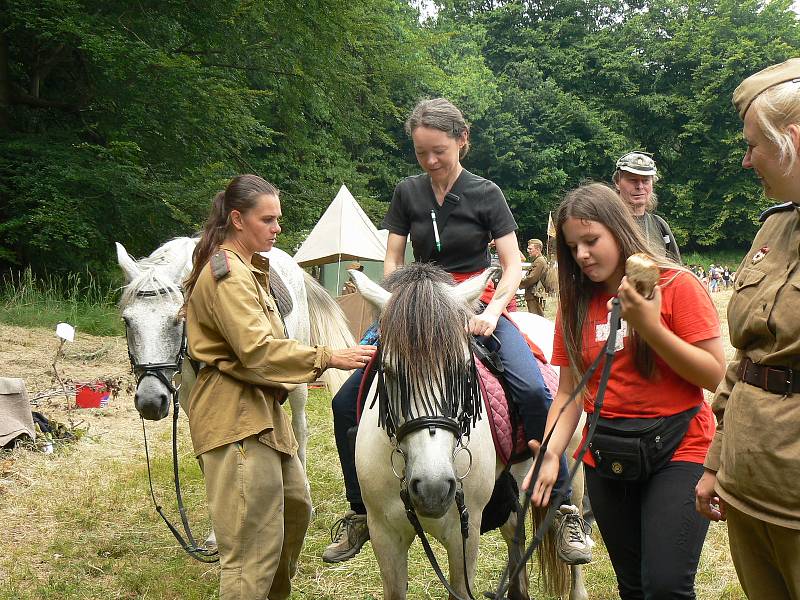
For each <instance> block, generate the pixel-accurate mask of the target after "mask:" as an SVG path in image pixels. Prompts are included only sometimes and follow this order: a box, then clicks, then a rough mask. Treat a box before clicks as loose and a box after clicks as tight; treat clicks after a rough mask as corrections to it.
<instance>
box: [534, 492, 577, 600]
mask: <svg viewBox="0 0 800 600" xmlns="http://www.w3.org/2000/svg"><path fill="white" fill-rule="evenodd" d="M546 515H547V507H546V506H533V505H532V504H531V518H532V519H533V530H534V531H538V529H539V527H540V526H541V525H542V523H543V522H544V518H545V516H546ZM537 554H538V560H539V582H540V587H541V589H542V590H543V591H544V593H545V594H546V595H548V596H553V597H556V598H565V597H566V596H567V594H568V593H569V584H570V571H569V566H568V565H567V564H566V563H565V562H564V561H562V560H561V559H560V558H558V554H557V553H556V536H555V535H554V533H553V529H552V528H548V531H547V532H546V533H545V535H544V539H543V540H542V545H541V546H539V552H538V553H537Z"/></svg>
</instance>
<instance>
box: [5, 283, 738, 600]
mask: <svg viewBox="0 0 800 600" xmlns="http://www.w3.org/2000/svg"><path fill="white" fill-rule="evenodd" d="M728 297H729V294H728V293H726V292H722V293H719V294H716V295H715V296H714V300H715V303H716V304H717V307H718V308H719V309H720V313H721V316H722V320H723V323H724V321H725V318H724V317H725V314H724V307H725V306H726V304H727V299H728ZM550 304H551V305H550V306H548V312H551V313H552V311H553V307H552V302H551V303H550ZM724 336H725V339H726V340H727V330H726V331H725V332H724ZM56 348H57V340H56V339H55V338H54V337H53V333H52V330H51V329H49V328H48V329H40V328H32V329H31V328H21V327H17V326H10V325H0V375H2V376H7V377H22V378H24V379H25V381H26V384H27V386H28V390H29V393H33V392H36V391H41V390H45V389H48V388H51V387H52V386H53V383H52V381H51V371H52V369H51V367H50V363H51V362H52V359H53V356H54V353H55V350H56ZM728 351H729V353H730V348H729V347H728ZM61 364H62V366H61V371H62V375H63V376H64V377H65V378H71V379H76V380H88V379H93V378H97V377H107V376H118V377H121V378H123V380H124V382H125V383H127V384H130V383H131V381H130V378H129V376H127V375H125V373H126V371H127V368H128V367H127V356H126V351H125V342H124V339H123V338H121V337H94V336H89V335H85V334H80V330H79V335H78V338H77V339H76V341H75V342H74V343H73V344H71V345H68V346H67V350H66V356H65V358H64V359H63V362H62V363H61ZM124 388H125V385H123V391H122V393H121V394H120V396H118V397H117V398H115V399H114V400H113V401H112V402H111V403H110V405H109V407H108V408H106V409H92V410H79V411H75V410H73V411H70V412H67V411H66V409H65V400H64V398H63V397H60V398H59V397H53V398H50V399H48V400H46V401H42V402H41V403H40V405H39V407H38V410H40V411H41V412H43V413H45V414H46V415H47V416H49V417H51V418H57V419H58V420H61V421H65V422H69V421H72V422H76V423H77V422H82V423H83V425H84V426H88V427H89V433H88V435H86V436H85V437H84V438H82V439H81V440H80V441H78V442H75V443H71V444H68V445H64V446H57V447H56V451H55V452H54V453H53V454H41V453H37V452H31V451H28V450H15V451H13V452H2V453H0V522H2V523H3V541H4V544H3V547H4V552H3V553H2V554H1V555H0V600H11V599H15V600H16V599H72V598H74V599H78V598H80V599H110V598H131V599H133V598H142V599H178V598H181V599H211V598H215V597H216V590H217V577H218V569H217V567H216V566H215V565H202V564H200V563H197V562H195V561H193V560H192V559H190V558H188V557H187V556H185V555H184V554H183V553H182V551H181V550H180V549H179V547H178V546H177V544H176V542H175V541H174V540H173V539H172V537H171V535H170V534H169V532H168V530H167V529H166V527H165V526H164V524H163V523H162V522H161V520H160V518H159V517H158V515H157V514H156V513H155V511H154V510H153V506H152V502H151V500H150V498H149V491H148V487H147V472H146V468H145V464H144V451H143V445H142V433H141V422H140V420H139V419H138V415H137V413H136V411H135V409H134V408H133V401H132V394H131V390H130V389H128V390H126V389H124ZM308 418H309V422H310V429H311V438H310V450H309V477H310V480H311V486H312V496H313V501H314V509H315V518H314V520H313V522H312V524H311V527H310V529H309V532H308V536H307V539H306V544H305V547H304V550H303V554H302V556H301V560H300V568H299V572H298V575H297V577H296V578H295V580H294V586H295V587H294V589H295V591H294V593H293V598H304V599H305V598H308V599H311V598H314V599H344V598H348V599H350V598H356V599H372V598H375V599H377V598H381V597H382V594H381V587H380V575H379V572H378V567H377V562H376V560H375V557H374V555H373V553H372V549H371V547H370V546H369V544H367V545H366V546H365V549H364V551H363V552H362V553H361V554H360V555H359V556H357V557H356V558H355V559H353V560H351V561H349V562H347V563H343V564H340V565H335V566H331V565H325V564H323V563H322V562H321V560H320V558H319V557H320V555H321V554H322V550H323V549H324V547H325V546H326V545H327V543H328V541H329V537H328V536H329V527H330V526H331V525H332V524H333V523H334V521H335V520H336V519H337V518H338V517H339V516H341V514H342V513H343V512H344V510H345V509H346V503H345V500H344V494H343V487H342V481H341V474H340V471H339V465H338V460H337V458H336V450H335V445H334V441H333V432H332V424H331V412H330V398H329V396H328V394H327V393H326V392H324V391H322V390H315V391H313V392H312V395H311V398H310V402H309V412H308ZM181 424H182V433H181V452H182V458H181V464H182V476H183V479H184V482H183V483H184V495H185V499H186V504H187V506H188V507H189V513H190V519H191V521H192V522H193V523H194V524H195V528H196V531H197V532H199V533H200V534H201V535H204V534H205V533H206V532H207V530H208V526H209V524H208V517H207V514H206V511H205V493H204V487H203V483H202V479H201V476H200V472H199V469H198V468H197V465H196V462H195V460H194V459H193V457H192V453H191V447H190V444H189V442H188V435H187V427H186V421H185V419H183V418H182V420H181ZM148 432H149V438H150V440H151V444H152V447H153V449H154V455H155V457H156V458H155V461H154V467H155V479H156V490H157V492H156V493H157V494H158V496H159V497H160V499H161V501H162V502H163V504H164V506H165V508H166V509H167V510H168V511H170V512H171V513H172V514H173V515H174V514H175V512H174V509H173V507H174V492H171V491H170V485H171V471H170V463H169V447H168V442H169V423H168V422H166V421H165V422H161V423H148ZM596 538H597V536H596ZM438 555H439V556H440V557H441V558H440V560H441V561H442V562H443V563H446V557H445V556H444V555H443V553H442V552H441V549H439V552H438ZM504 559H505V548H504V545H503V544H502V542H501V540H500V537H499V535H497V534H496V533H494V534H489V535H487V536H485V537H484V538H483V539H482V542H481V555H480V559H479V573H478V581H477V585H476V586H475V588H476V590H477V592H482V591H484V590H489V589H493V588H494V587H495V585H496V581H497V578H498V576H499V574H500V572H501V569H502V567H503V565H504V562H503V561H504ZM410 569H411V577H410V584H409V598H412V599H418V598H422V599H428V598H430V599H444V598H446V597H447V596H446V594H445V593H444V591H443V590H442V588H441V586H440V584H439V583H438V581H437V580H436V578H435V575H434V573H433V571H432V569H431V567H430V566H429V565H428V564H427V561H426V559H425V557H424V554H423V552H422V550H421V547H420V545H419V543H415V544H414V545H413V546H412V556H411V559H410ZM586 573H587V576H586V577H587V588H588V589H589V594H590V598H593V599H606V598H615V597H617V595H616V587H615V580H614V574H613V570H612V569H611V566H610V563H609V561H608V558H607V555H606V553H605V551H604V549H603V547H602V544H598V546H597V547H596V548H595V560H594V562H593V563H592V564H590V565H588V566H587V567H586ZM532 580H533V582H534V585H535V581H536V573H535V572H533V573H532ZM697 594H698V598H700V599H701V600H711V599H720V598H725V599H742V598H744V595H743V593H742V591H741V589H740V588H739V586H738V583H737V580H736V574H735V572H734V570H733V566H732V563H731V561H730V554H729V551H728V545H727V533H726V528H725V525H724V524H712V526H711V529H710V531H709V535H708V538H707V540H706V544H705V547H704V551H703V556H702V560H701V564H700V569H699V573H698V576H697ZM537 597H541V596H538V595H537Z"/></svg>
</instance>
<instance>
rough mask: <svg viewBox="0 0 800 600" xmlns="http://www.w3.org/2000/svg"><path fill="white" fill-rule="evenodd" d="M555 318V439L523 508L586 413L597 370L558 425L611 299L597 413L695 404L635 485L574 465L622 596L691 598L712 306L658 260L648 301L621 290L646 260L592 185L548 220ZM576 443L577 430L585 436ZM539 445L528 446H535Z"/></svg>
mask: <svg viewBox="0 0 800 600" xmlns="http://www.w3.org/2000/svg"><path fill="white" fill-rule="evenodd" d="M556 227H557V230H558V234H557V236H556V252H557V259H558V270H559V273H558V277H559V302H560V304H559V307H560V308H559V314H558V316H557V317H556V334H555V339H554V343H553V360H552V362H553V364H556V365H559V366H561V375H560V381H559V388H558V393H557V395H556V398H555V400H554V402H553V404H552V407H551V408H550V411H549V414H548V418H547V431H549V430H551V429H552V428H553V427H554V426H555V431H554V432H553V436H552V438H551V440H550V444H549V447H548V450H547V454H546V455H545V458H544V462H543V465H542V469H541V472H540V474H539V477H538V479H537V480H536V481H535V482H531V481H530V479H531V476H532V469H531V473H529V474H528V477H527V478H526V480H525V483H524V487H525V488H526V489H527V488H529V487H530V486H531V485H532V486H533V487H532V490H533V501H534V503H535V504H537V505H539V506H541V505H546V504H548V502H549V501H550V495H551V492H552V491H553V486H554V484H555V481H556V475H557V473H558V456H560V454H561V453H563V452H564V450H565V449H566V447H567V445H568V443H569V441H570V438H571V437H572V434H573V433H574V431H575V428H576V427H577V425H578V422H579V419H580V416H581V409H582V408H583V410H585V411H586V412H587V413H591V412H593V410H594V399H595V393H596V391H597V387H598V382H599V378H600V372H599V370H598V372H596V373H595V375H594V377H592V379H590V381H589V383H588V385H587V388H586V390H585V391H584V392H583V395H582V399H583V406H582V407H581V406H580V405H578V404H577V403H572V404H570V405H569V406H567V408H566V410H565V412H564V413H563V414H562V416H561V418H560V419H558V421H557V422H556V417H557V415H558V413H559V411H560V410H561V407H562V406H564V404H565V403H566V402H568V400H569V396H570V394H571V393H572V392H573V390H574V389H575V386H576V384H577V382H578V381H580V378H581V377H582V376H583V374H584V372H585V371H586V369H587V368H588V366H589V365H590V364H591V362H592V361H593V360H594V358H595V357H596V356H597V354H598V353H599V352H600V351H601V350H602V348H603V346H604V344H605V341H606V339H607V338H608V329H609V318H608V317H609V311H610V300H611V299H612V298H613V297H614V296H617V297H618V298H619V299H620V303H621V308H622V322H621V326H620V329H619V331H618V332H617V345H616V348H617V350H616V352H615V355H614V362H613V365H612V368H611V376H610V379H609V382H608V387H607V389H606V393H605V397H604V401H603V406H602V409H601V411H600V414H601V416H602V417H608V418H651V417H659V416H670V415H675V414H677V413H680V412H684V411H687V410H691V409H692V408H695V407H697V406H699V405H701V408H700V410H699V411H698V412H697V413H696V414H695V416H694V417H693V419H692V421H691V422H690V424H689V428H688V431H687V432H686V434H685V436H684V438H683V440H682V441H681V443H680V445H679V446H678V448H677V449H676V451H675V453H674V454H673V456H672V458H671V460H670V461H669V462H668V463H667V464H666V465H665V466H663V467H661V468H659V469H657V470H656V471H655V472H654V473H653V474H652V475H651V476H650V477H649V478H648V479H646V480H644V481H634V482H630V481H621V480H617V479H611V478H606V477H604V476H603V475H601V473H600V471H599V470H598V469H596V468H595V467H596V465H595V463H594V459H593V457H592V456H591V454H589V453H587V454H586V455H585V458H584V467H585V471H586V483H587V487H588V491H589V497H590V499H591V502H592V509H593V511H594V515H595V519H596V521H597V524H598V526H599V528H600V533H601V535H602V536H603V540H604V542H605V545H606V548H607V549H608V553H609V556H610V558H611V562H612V564H613V566H614V571H615V572H616V575H617V582H618V585H619V593H620V597H621V598H622V599H623V600H625V599H628V598H661V597H671V598H694V597H695V596H694V576H695V572H696V570H697V563H698V560H699V558H700V551H701V549H702V546H703V540H704V539H705V535H706V531H707V529H708V522H707V521H706V519H704V518H702V517H701V516H700V515H699V514H698V513H697V512H696V511H695V508H694V487H695V484H696V483H697V481H698V479H699V478H700V476H701V475H702V473H703V465H702V463H703V459H704V458H705V454H706V450H707V449H708V446H709V445H710V443H711V438H712V436H713V434H714V420H713V417H712V415H711V411H710V409H709V407H708V405H707V404H706V403H705V402H704V401H703V388H705V389H708V390H711V391H713V390H714V389H716V387H717V384H718V383H719V382H720V380H721V379H722V376H723V374H724V372H725V357H724V353H723V346H722V341H721V338H720V326H719V319H718V317H717V312H716V309H715V308H714V305H713V303H712V302H711V299H710V297H709V295H708V292H707V291H706V290H704V289H703V287H702V285H701V284H700V282H699V281H697V278H696V277H694V275H692V274H691V273H690V272H689V271H687V270H685V269H683V268H682V267H680V266H678V265H676V264H673V263H670V262H667V261H666V260H665V259H660V258H656V257H655V256H653V257H652V258H653V260H654V261H656V263H657V264H658V265H659V267H660V271H661V276H660V279H659V285H657V286H656V289H655V292H654V294H653V295H652V297H651V298H650V299H647V298H644V297H643V296H641V295H640V294H639V293H638V292H637V291H636V290H635V289H634V287H633V286H632V285H631V284H630V283H628V281H627V279H626V278H625V277H624V275H625V261H626V260H627V258H628V257H629V256H631V255H632V254H635V253H648V254H649V250H648V247H647V245H646V242H645V240H644V238H643V236H642V235H641V232H640V230H639V228H638V227H637V225H636V223H635V222H634V221H633V219H632V218H631V216H630V213H629V211H628V209H627V207H626V206H625V204H624V203H623V202H622V200H621V199H620V198H619V196H618V195H617V194H616V193H615V192H614V191H613V190H611V189H610V188H609V187H607V186H605V185H602V184H598V183H593V184H588V185H584V186H581V187H579V188H578V189H576V190H573V191H572V192H570V193H569V194H567V196H566V198H565V199H564V200H563V202H562V203H561V205H560V206H559V207H558V210H557V212H556ZM584 435H585V432H584ZM537 449H538V448H535V450H537Z"/></svg>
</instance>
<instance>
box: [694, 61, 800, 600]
mask: <svg viewBox="0 0 800 600" xmlns="http://www.w3.org/2000/svg"><path fill="white" fill-rule="evenodd" d="M733 103H734V105H735V107H736V109H737V111H738V112H739V116H740V117H741V118H742V120H743V121H744V132H743V133H744V141H745V143H746V144H747V151H746V152H745V155H744V158H743V159H742V167H744V168H745V169H753V171H754V172H755V175H756V176H757V177H758V179H759V181H760V182H761V185H762V187H763V188H764V193H765V194H766V195H767V196H768V197H769V198H772V199H774V200H776V201H778V202H782V203H783V204H779V205H777V206H773V207H772V208H770V209H768V210H766V211H764V213H762V215H761V222H762V223H763V224H762V226H761V229H760V230H759V231H758V233H757V234H756V236H755V239H754V240H753V245H752V246H751V248H750V251H749V252H748V253H747V255H746V256H745V257H744V260H742V263H741V265H739V268H738V269H737V270H736V272H735V274H734V279H735V282H736V283H735V285H734V286H733V287H734V289H733V294H732V296H731V299H730V302H729V304H728V328H729V331H730V338H731V344H732V345H733V347H734V348H735V349H736V355H735V357H734V359H733V360H732V361H731V362H730V364H729V365H728V370H727V372H726V374H725V379H724V380H723V382H722V384H721V385H720V386H719V388H718V389H717V392H716V394H715V396H714V401H713V404H712V407H713V409H714V413H715V415H716V417H717V421H718V423H719V425H718V428H717V433H716V435H715V437H714V441H713V443H712V444H711V447H710V448H709V451H708V455H707V456H706V460H705V468H706V470H705V473H704V475H703V477H702V478H701V480H700V482H699V483H698V484H697V490H696V493H697V510H698V511H700V513H702V514H703V515H705V516H706V517H708V518H709V519H711V520H714V521H718V520H721V519H727V521H728V538H729V541H730V547H731V555H732V556H733V564H734V566H735V567H736V573H737V574H738V576H739V581H740V582H741V584H742V588H743V589H744V591H745V593H746V594H747V595H748V597H750V598H753V599H760V598H768V599H769V600H783V599H786V600H789V599H792V600H798V599H800V477H799V475H800V319H798V311H800V58H793V59H791V60H788V61H786V62H784V63H781V64H778V65H774V66H771V67H768V68H767V69H764V70H763V71H759V72H758V73H756V74H755V75H752V76H751V77H748V78H747V79H745V80H744V81H743V82H742V83H741V84H740V85H739V87H737V88H736V90H735V91H734V93H733Z"/></svg>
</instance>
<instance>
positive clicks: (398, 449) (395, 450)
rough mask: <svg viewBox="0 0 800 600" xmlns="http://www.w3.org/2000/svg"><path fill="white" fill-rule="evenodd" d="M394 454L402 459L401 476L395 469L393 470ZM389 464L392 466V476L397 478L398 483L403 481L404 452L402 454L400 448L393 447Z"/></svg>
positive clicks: (404, 476)
mask: <svg viewBox="0 0 800 600" xmlns="http://www.w3.org/2000/svg"><path fill="white" fill-rule="evenodd" d="M395 454H399V455H400V456H402V457H403V474H402V475H400V474H398V472H397V469H395V467H394V455H395ZM389 462H390V463H391V465H392V473H394V476H395V477H397V478H398V479H399V480H400V481H403V480H404V479H405V478H406V475H405V470H406V455H405V452H403V450H402V449H401V448H400V446H395V447H394V450H392V454H391V458H390V459H389Z"/></svg>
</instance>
